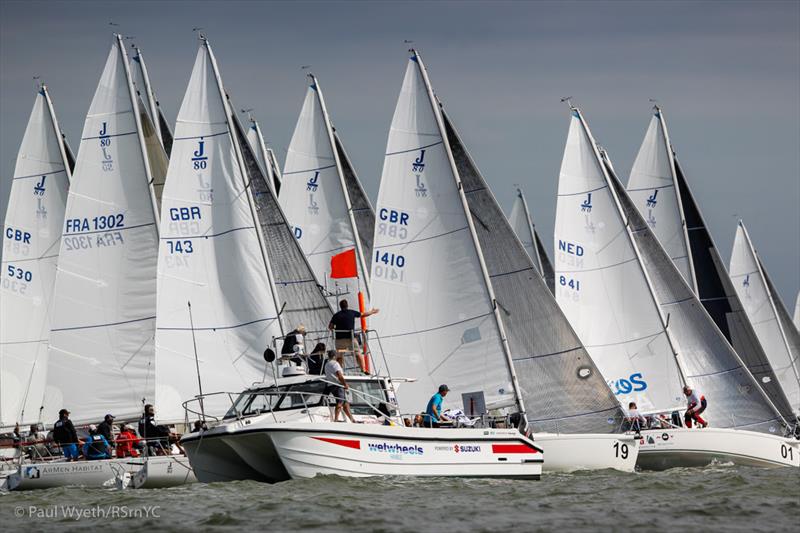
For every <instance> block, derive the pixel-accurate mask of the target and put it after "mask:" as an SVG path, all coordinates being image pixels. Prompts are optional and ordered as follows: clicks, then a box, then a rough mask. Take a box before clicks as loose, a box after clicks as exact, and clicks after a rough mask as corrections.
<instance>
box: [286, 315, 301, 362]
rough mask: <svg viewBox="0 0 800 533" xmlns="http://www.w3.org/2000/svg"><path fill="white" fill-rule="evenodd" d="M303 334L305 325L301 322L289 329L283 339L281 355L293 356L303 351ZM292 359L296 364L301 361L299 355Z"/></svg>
mask: <svg viewBox="0 0 800 533" xmlns="http://www.w3.org/2000/svg"><path fill="white" fill-rule="evenodd" d="M305 334H306V327H305V326H304V325H303V324H300V325H299V326H297V327H296V328H295V329H293V330H292V331H290V332H289V333H288V334H287V335H286V337H284V339H283V345H282V346H281V355H284V356H285V355H290V356H295V355H296V354H299V353H303V352H304V351H305V345H304V344H303V337H304V336H305ZM292 361H294V362H295V363H296V364H301V363H302V360H301V359H300V358H299V357H294V358H293V359H292Z"/></svg>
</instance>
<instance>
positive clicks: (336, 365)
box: [325, 350, 356, 424]
mask: <svg viewBox="0 0 800 533" xmlns="http://www.w3.org/2000/svg"><path fill="white" fill-rule="evenodd" d="M343 359H344V356H343V355H342V353H341V352H337V351H336V350H331V351H330V353H329V355H328V361H327V362H326V363H325V379H326V380H327V381H328V382H329V383H330V385H329V387H330V388H331V391H330V392H331V394H333V397H334V398H336V409H335V411H334V415H333V421H334V422H338V421H339V413H340V412H342V409H344V414H345V416H347V418H349V419H350V422H352V423H354V424H355V423H356V421H355V420H354V419H353V415H352V414H351V413H350V403H348V401H347V390H348V389H349V388H350V385H348V384H347V381H346V380H345V379H344V371H343V370H342V362H343Z"/></svg>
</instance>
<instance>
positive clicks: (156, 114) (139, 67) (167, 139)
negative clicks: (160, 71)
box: [131, 46, 172, 198]
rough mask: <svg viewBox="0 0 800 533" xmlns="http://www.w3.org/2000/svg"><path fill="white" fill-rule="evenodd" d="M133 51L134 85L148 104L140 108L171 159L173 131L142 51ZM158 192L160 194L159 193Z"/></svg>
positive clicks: (134, 48)
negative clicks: (166, 118) (165, 117)
mask: <svg viewBox="0 0 800 533" xmlns="http://www.w3.org/2000/svg"><path fill="white" fill-rule="evenodd" d="M133 50H134V55H133V57H132V58H131V59H132V60H133V61H132V62H131V67H132V70H133V78H134V83H135V84H136V87H137V91H138V93H139V96H140V97H141V98H142V99H143V100H144V102H145V103H146V105H143V106H140V111H142V112H144V113H146V114H147V116H148V118H149V119H150V123H151V124H153V126H154V129H155V131H154V133H155V136H156V138H157V139H158V143H159V144H160V145H161V146H162V148H163V150H164V153H165V155H166V156H167V157H169V154H170V153H171V152H172V130H171V129H170V127H169V124H168V123H167V121H166V120H165V119H164V115H163V114H162V112H161V108H160V105H159V102H158V98H156V93H155V90H154V89H153V85H152V84H151V83H150V75H149V73H148V71H147V65H146V64H145V62H144V56H143V55H142V51H141V50H139V48H138V47H137V46H134V47H133ZM165 170H166V168H165ZM162 185H163V182H162ZM156 192H157V193H158V192H159V191H156ZM159 198H160V196H159Z"/></svg>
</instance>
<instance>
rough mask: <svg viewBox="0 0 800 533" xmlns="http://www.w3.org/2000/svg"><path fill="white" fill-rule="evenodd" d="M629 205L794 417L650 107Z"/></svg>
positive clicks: (658, 113) (658, 112)
mask: <svg viewBox="0 0 800 533" xmlns="http://www.w3.org/2000/svg"><path fill="white" fill-rule="evenodd" d="M627 189H628V192H629V193H630V196H631V199H632V200H633V202H634V205H635V206H636V208H637V209H638V210H639V213H641V215H642V217H644V219H645V220H646V221H647V224H648V226H649V227H650V229H651V231H652V232H653V233H654V234H655V236H656V237H657V238H658V240H659V241H660V242H661V244H662V245H663V246H664V249H665V250H666V251H667V253H668V254H669V256H670V258H671V259H672V261H673V263H674V264H675V265H676V267H677V268H678V270H679V271H680V272H681V275H682V276H683V278H684V280H685V281H686V282H687V283H688V285H689V287H690V288H691V289H692V291H693V292H694V293H695V295H697V297H698V298H699V299H700V302H702V304H703V306H704V307H705V309H706V311H707V312H708V314H709V315H710V316H711V318H712V319H713V320H714V323H715V324H716V326H717V327H718V328H719V330H720V331H721V332H722V334H723V335H724V336H725V338H726V340H727V341H728V342H729V343H730V344H731V346H733V348H734V350H736V352H737V354H738V355H739V357H741V358H742V360H743V361H744V363H745V365H746V366H747V368H748V369H749V370H750V372H751V373H752V374H753V375H754V376H755V377H756V379H757V380H758V385H759V386H760V387H761V388H762V389H764V391H765V392H766V394H767V395H768V396H769V398H770V400H771V401H772V403H774V404H775V405H776V406H777V408H778V410H779V411H780V413H781V415H782V416H783V417H784V418H785V419H786V420H793V419H794V414H793V413H794V412H793V410H792V407H791V404H790V401H789V400H788V399H787V395H786V393H785V392H784V391H783V390H782V389H781V385H780V381H779V380H778V379H777V378H776V376H775V372H774V370H773V368H772V367H771V366H770V359H769V357H768V355H767V354H766V353H765V350H764V347H762V346H761V343H760V342H759V340H758V336H757V335H756V332H755V331H754V329H753V325H752V324H751V323H750V320H749V319H748V317H747V313H745V310H744V308H743V306H742V302H741V301H740V299H739V297H738V296H737V294H736V290H735V288H734V286H733V282H732V281H731V280H730V277H729V276H728V272H727V270H726V269H725V264H724V262H723V260H722V257H721V255H720V253H719V251H718V249H717V247H716V246H715V244H714V241H713V239H712V237H711V233H710V232H709V231H708V227H707V226H706V224H705V222H704V220H703V216H702V214H701V213H700V209H699V206H698V205H697V202H696V201H695V199H694V196H693V195H692V193H691V191H690V190H689V187H688V184H687V182H686V179H685V177H684V174H683V172H682V170H681V166H680V164H679V162H678V160H677V158H676V157H675V152H674V149H673V146H672V142H671V141H670V136H669V132H668V130H667V124H666V119H665V117H664V111H663V109H661V108H660V107H659V106H655V107H654V110H653V117H652V118H651V120H650V125H649V127H648V129H647V133H646V134H645V138H644V141H643V142H642V146H641V148H640V150H639V153H638V154H637V156H636V160H635V161H634V164H633V168H632V170H631V176H630V180H629V181H628V187H627Z"/></svg>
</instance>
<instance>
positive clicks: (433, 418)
mask: <svg viewBox="0 0 800 533" xmlns="http://www.w3.org/2000/svg"><path fill="white" fill-rule="evenodd" d="M448 392H450V388H449V387H448V386H447V385H439V392H437V393H436V394H434V395H433V396H431V399H430V400H429V401H428V407H426V408H425V426H426V427H433V428H438V427H439V425H440V424H441V423H442V422H448V421H449V420H448V418H447V417H446V416H444V415H443V414H442V403H443V402H444V397H445V396H447V393H448Z"/></svg>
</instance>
